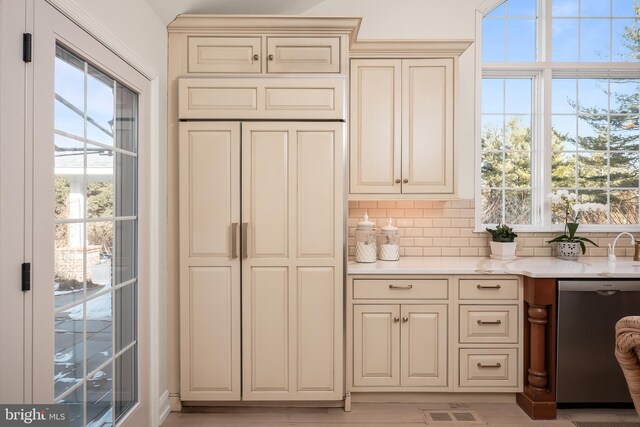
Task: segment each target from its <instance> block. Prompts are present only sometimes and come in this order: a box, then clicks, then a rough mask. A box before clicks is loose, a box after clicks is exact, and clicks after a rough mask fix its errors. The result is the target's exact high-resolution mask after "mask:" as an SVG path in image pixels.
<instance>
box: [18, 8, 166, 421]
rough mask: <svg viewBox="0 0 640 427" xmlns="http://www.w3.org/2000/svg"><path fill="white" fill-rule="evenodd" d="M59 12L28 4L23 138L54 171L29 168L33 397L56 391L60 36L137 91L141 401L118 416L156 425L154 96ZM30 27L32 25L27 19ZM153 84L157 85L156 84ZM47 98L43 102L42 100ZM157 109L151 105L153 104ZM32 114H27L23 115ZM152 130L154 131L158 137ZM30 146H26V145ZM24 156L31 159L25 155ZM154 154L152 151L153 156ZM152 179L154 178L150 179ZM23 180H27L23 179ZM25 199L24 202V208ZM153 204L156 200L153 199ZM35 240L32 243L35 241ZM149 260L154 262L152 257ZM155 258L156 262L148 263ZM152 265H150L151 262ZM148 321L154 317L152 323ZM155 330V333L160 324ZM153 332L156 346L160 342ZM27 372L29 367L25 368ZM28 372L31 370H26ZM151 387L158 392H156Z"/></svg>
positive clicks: (40, 163) (38, 162)
mask: <svg viewBox="0 0 640 427" xmlns="http://www.w3.org/2000/svg"><path fill="white" fill-rule="evenodd" d="M74 21H76V22H77V20H71V19H69V18H68V17H66V16H64V15H63V14H61V13H60V12H59V11H58V10H56V9H55V8H54V7H53V6H51V5H50V4H48V3H47V2H45V1H44V0H35V1H34V3H33V20H32V21H31V22H30V25H32V32H33V33H34V45H33V48H34V53H33V57H34V62H33V67H30V70H29V72H28V76H30V77H31V80H32V82H33V94H35V95H34V96H27V103H28V104H29V105H28V106H27V111H33V118H32V121H31V122H30V123H28V126H27V128H28V129H29V128H32V129H33V138H32V140H31V142H30V143H29V142H28V143H27V145H28V146H30V147H31V148H30V149H31V154H32V157H31V159H32V162H31V163H30V164H31V165H32V168H33V171H51V173H50V174H48V173H34V174H33V198H32V202H31V203H32V212H33V214H32V218H33V219H32V222H33V228H32V230H33V235H32V237H31V239H27V240H28V242H32V245H33V252H32V254H31V261H32V262H33V273H32V282H33V284H34V288H33V289H34V290H33V291H32V295H31V297H32V298H33V317H32V318H33V326H34V327H33V328H32V331H33V337H32V342H33V347H32V350H33V355H34V357H33V361H32V366H31V371H32V377H31V378H32V384H33V385H32V392H31V401H32V402H34V403H44V402H52V401H53V399H54V394H53V348H54V333H53V325H54V322H53V314H54V309H53V308H54V304H53V292H52V289H51V287H50V286H47V283H52V278H53V271H54V267H53V253H54V248H53V239H52V238H51V236H53V223H54V218H53V215H52V212H53V194H54V191H53V176H54V175H53V160H54V157H53V147H52V145H51V143H50V141H51V138H52V135H53V108H52V105H53V104H52V103H51V104H48V103H47V102H46V100H47V99H51V100H53V93H54V80H53V79H54V76H53V73H52V70H53V66H54V61H55V45H56V42H57V41H60V42H61V43H62V44H64V45H65V46H66V47H68V48H70V49H71V50H72V51H74V52H76V53H77V54H78V55H80V56H81V57H83V58H84V59H86V60H87V61H89V62H91V63H93V64H95V65H96V66H98V67H99V68H102V69H104V70H105V71H108V72H109V73H110V74H112V75H113V76H114V77H115V78H116V79H118V80H120V81H121V82H123V83H125V84H127V85H128V86H129V87H131V88H132V89H133V90H134V91H136V92H137V93H138V94H139V98H138V106H139V107H138V108H139V143H138V276H137V279H138V298H137V319H138V320H137V321H138V336H137V341H138V355H137V357H138V403H137V404H136V405H135V406H134V407H133V408H132V409H131V410H130V412H129V413H128V414H127V415H126V416H125V418H124V419H123V420H121V421H120V422H119V423H118V424H119V425H145V424H148V423H150V422H151V423H152V424H153V425H156V424H157V398H155V396H154V394H155V393H150V389H152V388H155V389H157V384H154V385H153V386H152V385H151V378H155V379H156V380H157V374H158V371H157V365H158V364H157V351H152V349H151V346H150V341H151V340H150V328H149V325H150V324H152V325H156V326H159V324H158V322H157V308H156V312H155V314H156V319H155V321H154V319H152V318H151V317H150V314H151V313H150V308H151V305H150V301H151V300H152V298H151V290H152V289H154V288H156V289H154V292H155V293H156V295H155V297H156V301H157V287H155V286H151V284H155V283H156V281H155V280H153V279H157V273H156V274H155V275H154V276H155V277H152V276H151V274H150V273H151V271H157V254H158V253H157V252H155V253H154V254H150V253H149V250H150V248H152V247H156V248H157V245H155V246H154V245H150V244H149V243H150V242H149V238H150V237H151V236H154V235H157V232H153V230H152V229H150V226H153V225H154V223H153V221H150V219H151V218H150V217H151V215H154V216H155V221H156V223H155V225H157V215H158V212H157V209H153V207H154V205H153V204H152V203H150V201H153V200H154V199H155V202H156V203H157V201H158V199H157V195H156V196H155V197H154V196H153V195H152V193H151V192H150V191H149V185H150V183H151V182H154V180H155V181H157V179H153V178H152V177H151V176H150V172H151V171H150V157H151V154H150V153H149V149H150V147H152V146H156V147H157V145H158V144H155V143H151V141H150V135H149V134H150V132H149V131H150V129H152V125H154V124H155V125H157V115H156V117H155V119H153V120H154V122H156V123H152V122H151V121H150V118H151V117H152V115H151V114H150V112H151V105H152V103H151V101H152V99H153V100H154V101H155V100H156V99H157V94H156V97H153V96H152V93H151V86H152V85H150V82H149V79H148V78H147V77H145V76H143V75H141V74H140V73H139V72H138V71H137V70H135V69H134V70H132V67H131V65H130V64H127V63H126V62H125V61H123V60H122V59H121V58H119V57H118V56H116V55H115V54H114V52H112V51H111V50H110V49H108V48H107V47H106V46H104V45H103V44H102V43H101V42H99V41H98V40H96V39H95V38H94V37H93V36H92V35H91V34H90V33H88V32H87V31H86V30H85V29H83V28H81V27H80V26H78V25H77V24H75V23H74ZM28 25H29V24H28ZM156 90H157V85H156ZM42 99H44V100H45V102H39V101H40V100H42ZM153 112H154V113H155V112H156V110H155V109H154V111H153ZM28 120H29V115H28ZM155 136H157V133H156V135H155ZM27 150H29V148H27ZM27 158H28V159H29V157H27ZM156 158H157V157H156ZM154 178H155V177H154ZM27 185H29V184H28V183H27ZM29 203H30V202H29V201H27V203H26V206H29ZM156 206H157V205H156ZM36 242H37V244H35V243H36ZM152 260H154V261H155V262H152ZM152 264H155V265H152ZM154 267H155V268H154ZM152 322H153V323H152ZM155 329H156V334H157V328H155ZM157 342H158V341H157V336H156V340H155V344H156V345H157ZM150 358H153V359H154V360H155V363H153V362H152V363H151V364H150V365H149V364H147V363H140V361H147V360H149V359H150ZM27 371H29V369H28V368H27ZM27 375H28V374H27ZM154 391H155V390H154Z"/></svg>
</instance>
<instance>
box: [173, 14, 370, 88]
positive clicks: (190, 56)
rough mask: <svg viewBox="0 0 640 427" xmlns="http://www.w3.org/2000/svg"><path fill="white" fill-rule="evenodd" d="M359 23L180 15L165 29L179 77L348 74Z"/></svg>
mask: <svg viewBox="0 0 640 427" xmlns="http://www.w3.org/2000/svg"><path fill="white" fill-rule="evenodd" d="M359 28H360V18H351V17H311V16H305V17H295V16H289V17H284V16H259V15H246V16H240V15H181V16H179V17H177V18H176V20H175V21H173V22H172V23H171V24H169V45H170V46H171V49H170V50H169V64H170V67H175V69H178V68H179V71H178V73H177V74H178V75H183V76H184V75H192V76H206V75H209V76H210V77H214V76H215V77H220V76H225V77H226V76H228V77H234V76H245V77H246V76H254V77H260V76H268V75H271V76H274V75H284V74H289V75H309V74H317V75H327V76H329V75H333V76H336V75H342V76H344V75H346V74H347V70H348V68H349V62H348V59H347V55H348V51H349V46H350V43H351V41H353V40H355V39H356V37H357V33H358V30H359Z"/></svg>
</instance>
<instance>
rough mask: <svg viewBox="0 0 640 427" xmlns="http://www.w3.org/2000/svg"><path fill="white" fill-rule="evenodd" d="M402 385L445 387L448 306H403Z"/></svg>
mask: <svg viewBox="0 0 640 427" xmlns="http://www.w3.org/2000/svg"><path fill="white" fill-rule="evenodd" d="M401 342H402V348H401V350H400V353H401V354H402V369H401V371H402V381H401V383H402V385H403V386H418V387H420V386H422V387H434V386H443V387H446V386H447V306H446V305H403V306H402V337H401Z"/></svg>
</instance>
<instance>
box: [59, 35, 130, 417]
mask: <svg viewBox="0 0 640 427" xmlns="http://www.w3.org/2000/svg"><path fill="white" fill-rule="evenodd" d="M55 72H56V76H55V85H56V88H55V89H56V96H55V101H54V103H55V108H54V114H55V118H54V124H55V135H54V138H53V141H54V145H55V150H54V152H55V201H56V203H55V212H54V215H55V219H56V229H55V273H56V274H55V284H54V293H55V300H56V315H55V319H56V341H55V342H56V346H55V351H56V354H55V362H54V363H55V374H56V377H55V397H56V403H67V404H69V405H72V406H71V413H72V420H71V425H73V426H100V427H106V426H112V425H113V424H114V415H115V418H118V417H121V416H122V415H123V414H125V413H126V411H127V410H128V409H130V408H131V407H132V406H133V405H134V404H135V402H137V384H136V379H135V374H136V372H137V342H136V336H137V326H136V325H137V323H136V315H137V313H136V312H137V309H136V302H137V299H136V295H137V286H138V282H137V280H136V274H137V273H136V272H137V265H136V263H137V217H136V215H137V212H138V208H137V189H138V180H137V179H138V177H137V173H138V172H137V163H138V155H137V148H138V95H137V94H136V93H135V92H133V91H131V90H130V89H128V88H127V87H125V86H124V85H123V84H121V83H119V82H117V81H116V80H114V79H113V78H111V77H109V75H108V73H106V72H104V71H103V70H100V69H98V68H96V67H94V66H92V65H91V64H89V63H88V62H86V61H84V60H83V59H81V58H80V57H78V56H77V55H75V54H74V53H72V52H70V51H69V50H68V49H66V48H64V47H62V46H58V47H57V51H56V66H55ZM116 376H118V378H119V379H118V380H115V381H114V378H115V377H116ZM127 376H131V378H128V379H127V378H126V377H127Z"/></svg>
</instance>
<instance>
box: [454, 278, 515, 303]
mask: <svg viewBox="0 0 640 427" xmlns="http://www.w3.org/2000/svg"><path fill="white" fill-rule="evenodd" d="M459 283H460V284H459V288H458V291H459V294H460V299H491V300H495V299H518V279H460V282H459Z"/></svg>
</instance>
